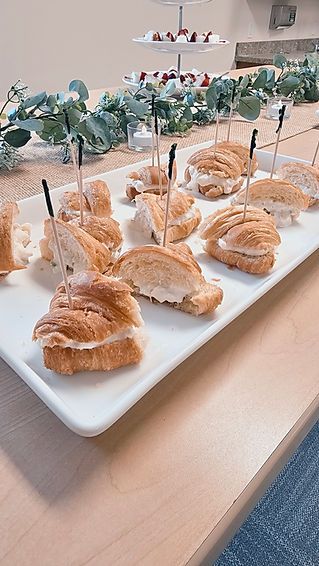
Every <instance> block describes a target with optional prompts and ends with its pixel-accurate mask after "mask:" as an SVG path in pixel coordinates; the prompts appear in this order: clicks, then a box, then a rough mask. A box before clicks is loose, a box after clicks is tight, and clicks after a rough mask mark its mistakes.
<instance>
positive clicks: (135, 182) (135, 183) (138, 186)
mask: <svg viewBox="0 0 319 566" xmlns="http://www.w3.org/2000/svg"><path fill="white" fill-rule="evenodd" d="M126 182H127V184H128V185H129V186H130V187H134V189H135V190H136V191H137V192H138V193H144V191H146V190H147V187H146V186H145V185H144V183H143V181H140V180H139V179H130V178H129V177H127V179H126Z"/></svg>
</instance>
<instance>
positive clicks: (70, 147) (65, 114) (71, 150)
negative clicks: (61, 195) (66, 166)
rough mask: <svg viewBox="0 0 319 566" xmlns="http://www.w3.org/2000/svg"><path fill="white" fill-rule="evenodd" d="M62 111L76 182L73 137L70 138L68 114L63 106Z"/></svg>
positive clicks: (76, 172)
mask: <svg viewBox="0 0 319 566" xmlns="http://www.w3.org/2000/svg"><path fill="white" fill-rule="evenodd" d="M63 113H64V119H65V125H66V130H67V140H68V144H69V150H70V154H71V160H72V164H73V170H74V174H75V178H76V181H77V182H78V170H77V166H76V156H75V147H74V143H73V138H72V135H71V125H70V120H69V115H68V111H67V110H66V109H65V108H64V110H63Z"/></svg>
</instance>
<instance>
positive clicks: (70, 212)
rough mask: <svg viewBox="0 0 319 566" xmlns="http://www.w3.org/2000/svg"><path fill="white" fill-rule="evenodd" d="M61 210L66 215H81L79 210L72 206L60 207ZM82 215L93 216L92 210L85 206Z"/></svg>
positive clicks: (78, 216)
mask: <svg viewBox="0 0 319 566" xmlns="http://www.w3.org/2000/svg"><path fill="white" fill-rule="evenodd" d="M62 212H63V213H64V214H67V215H68V216H76V217H77V218H80V215H81V212H80V210H74V208H62ZM83 216H84V218H86V217H87V216H93V214H92V211H91V210H88V209H87V208H83Z"/></svg>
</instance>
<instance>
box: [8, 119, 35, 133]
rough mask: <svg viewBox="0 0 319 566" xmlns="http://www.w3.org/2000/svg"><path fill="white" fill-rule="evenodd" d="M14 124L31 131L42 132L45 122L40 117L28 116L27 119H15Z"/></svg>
mask: <svg viewBox="0 0 319 566" xmlns="http://www.w3.org/2000/svg"><path fill="white" fill-rule="evenodd" d="M12 124H13V125H14V126H18V127H19V128H21V129H22V130H28V131H29V132H41V130H43V122H42V120H39V119H38V118H27V119H26V120H14V121H13V122H12Z"/></svg>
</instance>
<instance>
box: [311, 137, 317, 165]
mask: <svg viewBox="0 0 319 566" xmlns="http://www.w3.org/2000/svg"><path fill="white" fill-rule="evenodd" d="M318 152H319V141H318V143H317V147H316V151H315V154H314V156H313V160H312V162H311V165H312V166H314V164H315V163H316V159H317V155H318Z"/></svg>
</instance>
